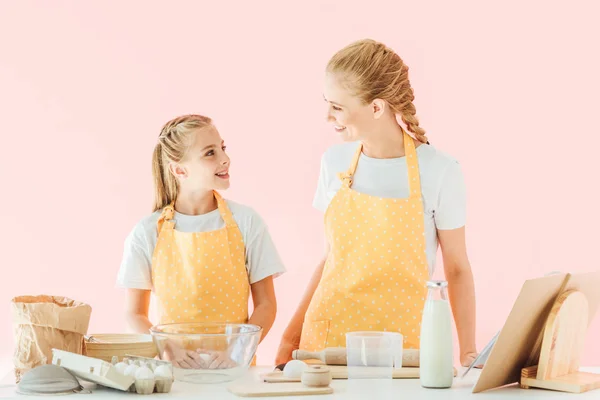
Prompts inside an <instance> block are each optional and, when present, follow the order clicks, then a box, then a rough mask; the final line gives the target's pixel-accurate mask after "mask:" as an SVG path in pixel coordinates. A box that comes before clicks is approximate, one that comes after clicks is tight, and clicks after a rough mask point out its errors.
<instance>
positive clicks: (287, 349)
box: [275, 337, 300, 365]
mask: <svg viewBox="0 0 600 400" xmlns="http://www.w3.org/2000/svg"><path fill="white" fill-rule="evenodd" d="M299 348H300V345H299V343H298V341H295V340H289V339H286V338H285V337H284V338H283V339H281V343H280V344H279V349H278V350H277V355H276V356H275V365H280V364H285V363H287V362H288V361H290V360H291V359H292V353H293V351H294V350H298V349H299Z"/></svg>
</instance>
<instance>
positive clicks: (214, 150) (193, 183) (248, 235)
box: [118, 115, 285, 368]
mask: <svg viewBox="0 0 600 400" xmlns="http://www.w3.org/2000/svg"><path fill="white" fill-rule="evenodd" d="M230 165H231V160H230V158H229V156H228V155H227V152H226V147H225V142H224V141H223V139H222V138H221V136H220V134H219V131H218V130H217V128H216V127H215V125H214V124H213V122H212V121H211V119H210V118H208V117H206V116H202V115H184V116H180V117H177V118H175V119H173V120H171V121H169V122H167V123H166V124H165V125H164V127H163V128H162V130H161V132H160V135H159V137H158V141H157V144H156V147H155V149H154V154H153V157H152V166H153V167H152V174H153V177H154V189H155V204H154V212H153V213H152V214H150V215H148V216H147V217H145V218H143V219H142V220H141V221H139V222H138V223H137V224H136V225H135V227H134V228H133V230H132V231H131V233H130V234H129V236H128V237H127V239H126V241H125V249H124V254H123V260H122V264H121V268H120V271H119V275H118V283H119V285H120V286H121V287H125V288H127V303H126V315H127V321H128V323H129V326H130V327H131V328H132V329H133V330H134V331H136V332H142V333H147V332H148V330H149V328H150V327H152V326H153V325H155V324H174V323H186V322H211V323H213V322H230V323H246V322H247V323H250V324H255V325H258V326H260V327H261V328H262V329H263V336H262V337H263V338H264V336H265V335H266V334H267V333H268V332H269V329H270V328H271V326H272V324H273V321H274V319H275V315H276V309H277V303H276V299H275V293H274V289H273V278H274V277H275V276H277V275H279V274H281V273H283V272H284V271H285V269H284V266H283V265H282V262H281V260H280V258H279V255H278V253H277V250H276V248H275V246H274V244H273V241H272V240H271V237H270V235H269V232H268V229H267V226H266V224H265V223H264V221H263V220H262V218H261V217H260V216H259V215H258V214H257V213H256V212H255V211H254V210H253V209H252V208H250V207H248V206H245V205H242V204H239V203H236V202H233V201H230V200H226V199H224V198H223V197H222V196H221V194H220V193H219V191H222V190H226V189H227V188H229V185H230V176H229V173H230V170H229V168H230ZM151 293H154V295H155V297H156V300H157V305H158V320H157V321H150V320H149V317H148V308H149V304H150V297H151ZM250 295H251V296H252V301H253V305H254V309H253V312H252V315H250V316H249V315H248V301H249V297H250ZM199 352H200V351H187V350H184V349H182V348H178V347H177V346H171V347H169V348H168V349H167V353H168V354H165V355H164V356H165V357H167V358H170V359H172V360H173V362H174V363H175V364H176V365H177V366H179V367H181V368H204V367H211V368H219V367H224V366H227V362H228V361H230V360H227V358H226V357H221V356H219V355H215V356H214V357H213V356H212V355H211V357H212V358H211V359H209V360H208V361H207V358H206V357H201V356H200V354H199Z"/></svg>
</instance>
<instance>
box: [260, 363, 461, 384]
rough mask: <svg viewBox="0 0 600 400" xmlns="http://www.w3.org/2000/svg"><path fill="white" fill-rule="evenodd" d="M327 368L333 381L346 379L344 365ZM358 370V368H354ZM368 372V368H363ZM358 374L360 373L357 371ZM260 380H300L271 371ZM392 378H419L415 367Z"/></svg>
mask: <svg viewBox="0 0 600 400" xmlns="http://www.w3.org/2000/svg"><path fill="white" fill-rule="evenodd" d="M327 368H328V369H329V370H330V371H331V377H332V378H333V379H348V367H347V366H345V365H328V366H327ZM356 368H358V367H356ZM363 369H365V371H366V372H368V370H369V367H363ZM358 372H360V371H358ZM456 372H457V371H456V368H454V376H456ZM261 378H262V379H263V380H264V381H265V382H267V383H284V382H300V378H296V379H293V378H287V377H285V376H283V372H282V371H273V372H269V373H266V374H263V375H261ZM392 378H394V379H417V378H419V368H417V367H404V368H395V369H394V370H393V371H392Z"/></svg>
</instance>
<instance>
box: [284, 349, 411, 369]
mask: <svg viewBox="0 0 600 400" xmlns="http://www.w3.org/2000/svg"><path fill="white" fill-rule="evenodd" d="M292 358H293V359H294V360H320V361H322V362H324V363H325V364H327V365H347V362H348V360H347V358H346V348H345V347H335V348H327V349H325V350H323V351H320V352H312V351H305V350H294V352H293V353H292ZM402 366H403V367H418V366H419V350H416V349H405V350H404V351H403V352H402Z"/></svg>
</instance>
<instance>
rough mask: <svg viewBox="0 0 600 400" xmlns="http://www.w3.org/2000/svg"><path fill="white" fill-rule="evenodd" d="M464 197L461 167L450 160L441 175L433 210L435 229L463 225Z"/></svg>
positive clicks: (465, 201) (464, 216)
mask: <svg viewBox="0 0 600 400" xmlns="http://www.w3.org/2000/svg"><path fill="white" fill-rule="evenodd" d="M466 197H467V196H466V188H465V181H464V176H463V172H462V168H461V166H460V164H459V163H458V162H457V161H452V162H451V163H450V164H449V166H448V168H447V169H446V171H445V173H444V175H443V177H442V180H441V183H440V190H439V195H438V202H437V207H436V209H435V210H434V218H435V225H436V227H437V229H440V230H451V229H458V228H461V227H463V226H464V225H465V223H466V219H467V215H466V203H467V198H466Z"/></svg>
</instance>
